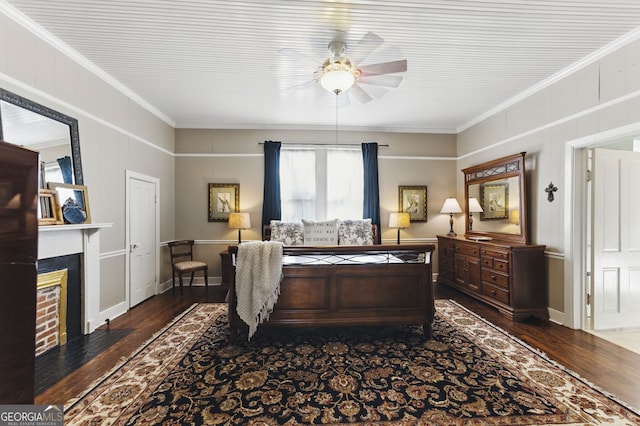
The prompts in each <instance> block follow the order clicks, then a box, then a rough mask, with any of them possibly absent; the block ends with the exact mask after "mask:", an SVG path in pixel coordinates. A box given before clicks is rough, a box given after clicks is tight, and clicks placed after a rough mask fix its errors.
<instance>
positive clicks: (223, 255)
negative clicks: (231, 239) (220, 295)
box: [220, 249, 233, 290]
mask: <svg viewBox="0 0 640 426" xmlns="http://www.w3.org/2000/svg"><path fill="white" fill-rule="evenodd" d="M220 264H221V270H222V281H221V283H220V285H221V287H222V288H224V289H227V290H228V289H229V288H230V287H231V284H232V282H233V259H232V256H231V254H230V253H229V249H227V250H224V251H222V252H220Z"/></svg>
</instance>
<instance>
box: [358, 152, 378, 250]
mask: <svg viewBox="0 0 640 426" xmlns="http://www.w3.org/2000/svg"><path fill="white" fill-rule="evenodd" d="M362 160H363V168H364V208H363V211H362V214H363V218H365V219H367V218H371V223H375V224H376V225H378V241H376V242H377V243H380V240H381V239H380V234H381V233H382V232H381V231H382V230H381V229H380V186H379V185H378V144H377V143H375V142H370V143H363V144H362Z"/></svg>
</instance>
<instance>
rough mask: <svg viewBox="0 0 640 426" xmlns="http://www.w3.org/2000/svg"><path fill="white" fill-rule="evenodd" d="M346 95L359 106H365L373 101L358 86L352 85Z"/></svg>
mask: <svg viewBox="0 0 640 426" xmlns="http://www.w3.org/2000/svg"><path fill="white" fill-rule="evenodd" d="M348 93H349V94H350V95H351V96H353V97H354V98H355V99H356V100H357V101H358V102H360V103H361V104H366V103H367V102H370V101H372V100H373V98H372V97H371V96H369V94H368V93H367V92H365V91H364V89H363V88H362V87H360V86H359V85H358V84H354V85H353V86H351V89H349V92H348Z"/></svg>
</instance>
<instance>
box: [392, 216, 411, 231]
mask: <svg viewBox="0 0 640 426" xmlns="http://www.w3.org/2000/svg"><path fill="white" fill-rule="evenodd" d="M410 223H411V217H410V216H409V213H390V214H389V228H408V227H409V224H410Z"/></svg>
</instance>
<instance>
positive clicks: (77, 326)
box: [38, 254, 82, 342]
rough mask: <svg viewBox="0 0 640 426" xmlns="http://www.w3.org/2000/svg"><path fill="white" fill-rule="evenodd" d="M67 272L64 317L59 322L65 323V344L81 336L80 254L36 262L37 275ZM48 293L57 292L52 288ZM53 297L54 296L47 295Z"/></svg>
mask: <svg viewBox="0 0 640 426" xmlns="http://www.w3.org/2000/svg"><path fill="white" fill-rule="evenodd" d="M65 269H66V271H67V287H66V299H67V300H66V315H65V318H60V319H59V320H60V321H65V322H66V327H64V328H66V340H67V342H69V341H71V340H73V339H76V338H78V337H80V336H81V335H82V292H81V287H82V278H81V257H80V254H70V255H66V256H58V257H52V258H48V259H40V260H38V274H44V273H48V272H55V271H62V270H65ZM48 291H49V292H56V291H57V292H59V294H60V293H61V290H55V289H54V288H52V289H50V290H48ZM49 297H54V295H49Z"/></svg>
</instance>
